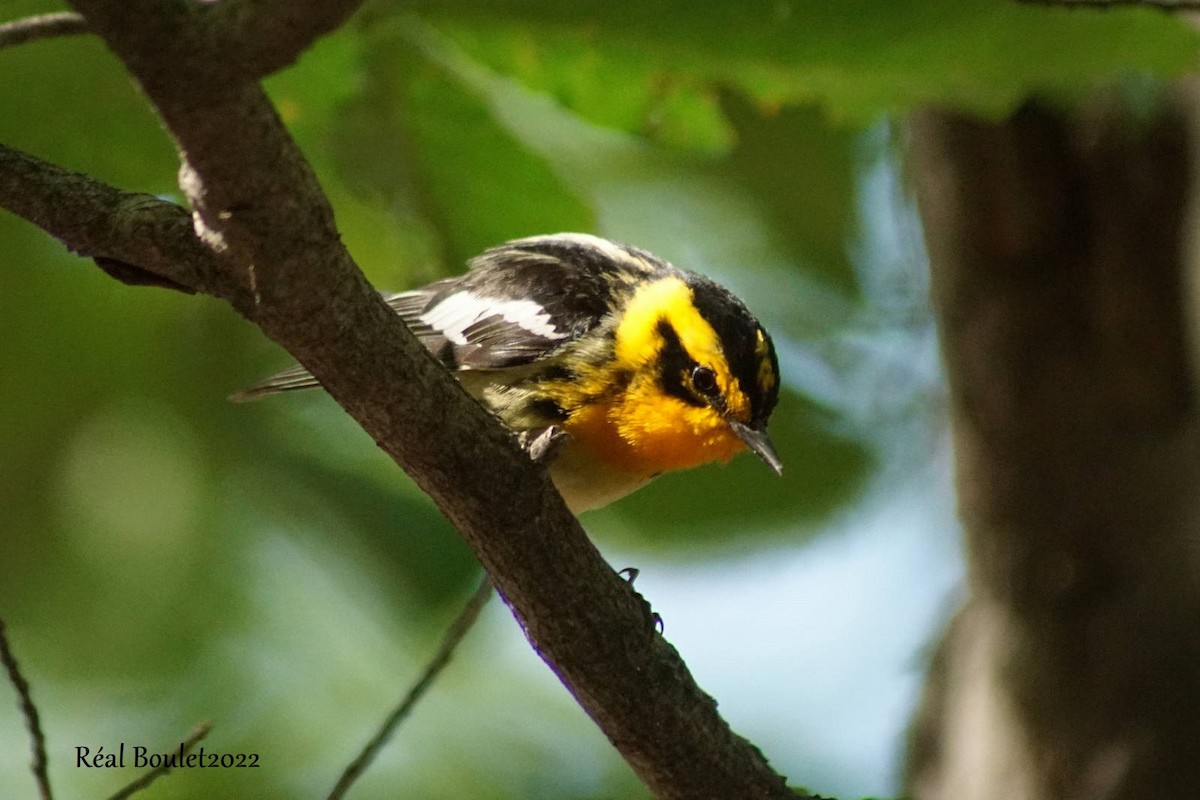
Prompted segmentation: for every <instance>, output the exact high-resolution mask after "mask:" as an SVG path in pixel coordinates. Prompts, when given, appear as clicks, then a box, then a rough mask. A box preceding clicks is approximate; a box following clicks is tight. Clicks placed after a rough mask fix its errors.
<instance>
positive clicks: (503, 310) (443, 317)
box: [420, 290, 567, 345]
mask: <svg viewBox="0 0 1200 800" xmlns="http://www.w3.org/2000/svg"><path fill="white" fill-rule="evenodd" d="M489 317H500V318H501V319H503V320H504V321H505V322H507V323H509V324H510V325H516V326H518V327H520V328H522V329H524V330H526V331H529V332H530V333H532V334H534V335H536V336H541V337H542V338H545V339H565V338H567V334H565V333H562V332H560V331H559V330H558V328H555V327H554V325H552V324H551V323H550V315H549V314H547V313H546V310H545V309H544V308H542V307H541V306H540V305H538V304H537V303H535V302H534V301H532V300H496V299H494V298H490V297H481V296H480V295H477V294H475V293H474V292H470V291H465V290H464V291H461V292H455V293H454V294H452V295H450V296H449V297H447V298H446V299H445V300H442V301H441V302H440V303H438V304H437V305H436V306H434V307H433V308H431V309H429V310H428V311H426V312H425V313H424V314H422V315H421V316H420V320H421V322H424V323H425V324H426V325H428V326H429V327H430V328H433V329H434V330H435V331H438V332H439V333H440V334H442V336H444V337H446V339H447V340H449V341H451V342H453V343H454V344H459V345H465V344H467V343H468V342H467V337H466V331H467V329H468V328H470V327H471V326H472V325H474V324H475V323H477V322H479V321H480V320H484V319H487V318H489Z"/></svg>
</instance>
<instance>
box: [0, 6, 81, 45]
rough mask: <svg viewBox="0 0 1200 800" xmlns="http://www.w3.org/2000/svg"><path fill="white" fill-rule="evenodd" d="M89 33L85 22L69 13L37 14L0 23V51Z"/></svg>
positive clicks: (78, 16) (77, 15)
mask: <svg viewBox="0 0 1200 800" xmlns="http://www.w3.org/2000/svg"><path fill="white" fill-rule="evenodd" d="M83 33H91V29H90V28H88V24H87V21H86V20H85V19H84V18H83V17H82V16H80V15H79V14H76V13H74V12H71V11H60V12H56V13H54V14H38V15H36V16H33V17H25V18H24V19H15V20H13V21H12V22H4V23H0V50H2V49H4V48H5V47H16V46H17V45H19V44H25V43H26V42H35V41H37V40H38V39H54V38H57V37H59V36H78V35H80V34H83Z"/></svg>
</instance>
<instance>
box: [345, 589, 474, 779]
mask: <svg viewBox="0 0 1200 800" xmlns="http://www.w3.org/2000/svg"><path fill="white" fill-rule="evenodd" d="M492 594H493V589H492V581H491V579H490V578H488V576H487V575H486V574H485V575H484V576H483V580H481V581H480V582H479V588H477V589H476V590H475V593H474V594H473V595H471V599H470V600H468V601H467V604H466V605H465V606H464V607H463V609H462V611H460V612H458V616H457V617H456V618H455V619H454V622H453V623H451V625H450V628H449V629H448V630H447V631H446V633H445V635H444V636H443V637H442V644H441V646H440V647H438V650H437V652H436V653H435V654H434V656H433V658H432V659H430V661H429V663H428V664H427V665H426V666H425V671H424V672H423V673H421V677H420V678H419V679H418V680H417V682H416V683H414V684H413V686H412V688H411V689H409V690H408V694H407V695H406V696H405V697H404V699H403V700H401V701H400V704H399V705H397V706H396V707H395V708H394V709H393V710H392V713H391V714H389V715H388V717H387V719H385V720H384V721H383V724H382V725H381V726H380V727H379V730H378V731H377V732H376V734H375V735H374V736H373V737H371V740H370V741H369V742H367V744H366V746H364V747H363V749H362V750H361V751H360V752H359V754H358V756H357V757H355V759H354V760H353V761H351V762H350V764H349V765H348V766H347V767H346V769H345V770H344V771H343V772H342V775H341V777H339V778H338V782H337V785H336V786H334V787H333V790H332V791H331V792H330V793H329V796H328V798H327V800H341V798H342V797H345V795H346V792H347V791H349V789H350V786H351V785H352V784H353V783H354V782H355V781H356V780H358V779H359V777H361V776H362V774H363V773H364V772H366V771H367V768H368V767H370V766H371V762H372V761H374V760H375V757H376V756H378V755H379V752H380V751H381V750H382V749H383V747H384V745H386V744H387V743H388V740H389V739H391V738H392V735H393V734H395V732H396V728H398V727H399V726H400V723H401V722H403V721H404V720H405V719H406V718H407V717H408V715H409V714H410V713H411V712H412V710H413V707H414V706H415V705H416V704H417V701H419V700H420V699H421V697H422V696H423V695H424V694H425V692H426V691H427V690H428V689H429V687H430V686H431V685H433V681H434V679H436V678H437V676H438V675H439V674H440V673H441V671H442V670H443V669H444V668H445V667H446V664H448V663H449V662H450V658H451V656H453V655H454V650H455V648H456V647H458V643H459V642H461V641H462V639H463V637H464V636H466V634H467V631H469V630H470V629H471V626H472V625H474V624H475V620H476V619H478V618H479V612H480V611H482V610H483V607H484V606H485V605H486V604H487V601H488V600H489V599H490V598H491V596H492Z"/></svg>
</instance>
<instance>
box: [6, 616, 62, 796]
mask: <svg viewBox="0 0 1200 800" xmlns="http://www.w3.org/2000/svg"><path fill="white" fill-rule="evenodd" d="M0 661H3V662H4V669H5V671H6V672H8V680H9V682H10V683H12V685H13V688H14V689H16V690H17V697H18V699H19V700H20V706H21V713H22V714H23V715H24V716H25V727H26V728H28V729H29V738H30V741H31V743H32V745H33V763H32V764H31V765H30V769H32V770H33V778H34V780H36V781H37V786H38V794H39V795H40V796H41V798H42V800H53V798H54V795H53V794H52V793H51V791H50V776H49V774H48V773H47V772H46V735H45V734H44V733H42V723H41V721H40V720H39V719H38V710H37V706H36V705H34V704H33V695H32V694H30V692H29V681H27V680H25V676H24V675H22V674H21V668H20V667H18V666H17V658H16V656H14V655H13V651H12V648H11V647H9V644H8V635H7V634H6V633H5V631H4V620H2V619H0Z"/></svg>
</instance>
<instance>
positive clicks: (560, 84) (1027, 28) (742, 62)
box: [396, 0, 1197, 146]
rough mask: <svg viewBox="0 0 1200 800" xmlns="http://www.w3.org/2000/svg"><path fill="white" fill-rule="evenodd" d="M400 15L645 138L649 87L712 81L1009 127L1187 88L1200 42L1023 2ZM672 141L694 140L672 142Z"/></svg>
mask: <svg viewBox="0 0 1200 800" xmlns="http://www.w3.org/2000/svg"><path fill="white" fill-rule="evenodd" d="M396 6H397V7H400V8H404V9H406V10H412V9H418V10H420V11H421V12H422V13H423V14H424V15H425V16H426V18H427V19H429V20H431V21H434V22H435V23H436V24H438V25H439V26H442V27H443V28H444V30H446V31H447V32H450V33H451V34H452V35H453V36H454V37H455V38H456V40H457V41H458V42H459V44H460V46H463V47H464V48H466V49H468V51H469V52H470V53H471V54H472V55H473V56H474V57H476V58H479V59H481V60H482V61H484V62H486V63H487V64H488V65H490V66H491V67H492V68H494V69H497V70H500V71H502V72H504V73H505V74H507V75H510V76H512V77H513V78H516V79H517V80H521V81H523V82H525V83H526V84H527V85H528V86H530V87H532V88H535V89H538V90H543V91H547V92H549V93H551V94H552V95H553V96H554V97H555V98H556V99H557V100H559V101H560V102H563V103H565V104H566V105H568V106H569V107H570V108H572V109H573V110H575V111H577V112H579V113H581V114H583V115H584V116H586V117H587V118H588V119H591V120H593V121H596V122H602V123H603V124H608V125H613V126H616V127H619V128H621V129H622V130H626V131H630V132H638V133H645V132H646V131H647V128H648V126H647V124H646V120H647V119H648V118H649V116H650V115H649V113H648V112H649V109H651V108H652V107H653V103H652V102H651V100H652V98H653V96H654V92H653V83H648V82H647V81H648V80H650V81H657V82H658V83H659V84H665V85H668V86H683V87H689V90H690V91H692V92H693V93H696V94H698V95H700V96H702V95H703V89H702V88H701V86H702V84H703V83H705V82H707V83H710V84H714V85H715V84H728V85H733V86H737V87H739V88H740V89H741V90H743V91H745V92H747V93H748V94H750V95H751V96H753V97H754V98H756V100H757V101H758V102H761V103H766V104H776V105H778V104H783V103H817V104H819V105H821V106H823V107H824V108H826V110H827V112H828V113H829V114H830V115H831V116H833V117H834V118H837V119H849V120H858V121H860V122H867V121H871V120H873V119H875V118H877V117H878V116H879V115H880V114H881V113H885V112H903V111H907V110H909V109H912V108H913V107H915V106H917V105H923V104H928V103H940V104H952V105H956V106H960V107H962V108H964V109H970V110H973V111H976V112H979V113H983V114H987V115H1002V114H1004V113H1006V112H1007V111H1010V110H1012V109H1013V108H1014V107H1015V106H1016V104H1018V103H1019V102H1020V101H1021V100H1022V99H1023V98H1025V97H1027V96H1029V95H1030V94H1031V93H1035V92H1039V93H1044V92H1052V93H1059V92H1064V91H1086V90H1089V89H1091V88H1093V87H1094V86H1095V85H1096V84H1097V83H1098V82H1103V81H1108V80H1111V79H1112V78H1114V77H1117V76H1119V75H1122V74H1126V73H1129V72H1139V71H1145V72H1150V73H1153V74H1157V75H1177V74H1180V73H1182V72H1184V71H1186V70H1189V69H1191V68H1192V67H1193V66H1194V65H1195V63H1196V58H1197V34H1196V33H1195V32H1194V31H1193V30H1191V29H1190V28H1189V27H1188V25H1187V24H1186V23H1185V22H1184V21H1182V20H1180V19H1178V18H1174V17H1172V16H1170V15H1165V14H1162V13H1158V12H1156V11H1154V10H1150V9H1139V8H1123V9H1109V10H1104V11H1096V10H1081V9H1065V8H1052V7H1043V6H1033V5H1026V4H1022V3H1018V2H1012V1H1011V0H808V2H803V3H801V2H795V0H775V1H774V2H752V3H718V2H703V3H695V2H684V0H665V1H664V2H656V3H644V2H633V0H616V1H615V2H610V3H605V4H604V5H603V6H598V5H592V4H588V5H583V4H576V3H555V2H550V0H525V1H524V2H513V1H512V0H492V1H491V2H486V1H485V2H464V0H441V1H438V0H431V1H430V2H423V3H397V4H396ZM564 68H565V69H566V70H567V73H568V74H566V75H563V74H558V73H559V71H560V70H563V69H564ZM648 76H649V78H648ZM709 127H710V128H711V127H712V126H711V125H710V126H709ZM649 129H650V130H653V127H652V126H650V128H649ZM665 140H667V141H672V142H674V143H678V142H681V141H687V140H688V137H686V136H680V135H678V134H677V133H676V132H674V131H672V132H671V135H670V137H665ZM695 140H696V141H697V142H699V143H700V144H701V146H706V145H711V143H712V141H713V139H712V137H711V135H709V136H697V137H696V139H695Z"/></svg>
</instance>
